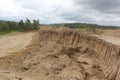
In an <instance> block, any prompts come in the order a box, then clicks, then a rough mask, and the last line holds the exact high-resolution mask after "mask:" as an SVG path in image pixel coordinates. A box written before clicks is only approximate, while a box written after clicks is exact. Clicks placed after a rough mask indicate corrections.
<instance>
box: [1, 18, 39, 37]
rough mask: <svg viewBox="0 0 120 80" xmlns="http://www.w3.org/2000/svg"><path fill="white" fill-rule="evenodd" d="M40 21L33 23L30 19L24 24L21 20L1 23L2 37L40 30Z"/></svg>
mask: <svg viewBox="0 0 120 80" xmlns="http://www.w3.org/2000/svg"><path fill="white" fill-rule="evenodd" d="M39 26H40V24H39V20H33V22H31V21H30V20H29V19H26V21H25V22H24V21H23V20H20V21H19V22H14V21H2V20H1V21H0V35H1V34H8V33H11V32H14V31H19V32H24V31H32V30H38V29H39Z"/></svg>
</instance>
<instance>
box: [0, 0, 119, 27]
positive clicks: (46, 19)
mask: <svg viewBox="0 0 120 80" xmlns="http://www.w3.org/2000/svg"><path fill="white" fill-rule="evenodd" d="M26 18H29V19H31V20H32V19H40V21H41V23H66V22H72V23H73V22H87V23H97V24H102V25H120V0H0V19H2V20H13V21H19V20H20V19H24V20H25V19H26Z"/></svg>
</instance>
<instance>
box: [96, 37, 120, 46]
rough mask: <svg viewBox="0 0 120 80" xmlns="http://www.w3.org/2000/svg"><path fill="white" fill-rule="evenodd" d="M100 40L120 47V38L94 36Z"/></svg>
mask: <svg viewBox="0 0 120 80" xmlns="http://www.w3.org/2000/svg"><path fill="white" fill-rule="evenodd" d="M94 36H96V37H98V38H100V39H103V40H105V41H107V42H110V43H112V44H115V45H119V46H120V37H114V36H107V35H94Z"/></svg>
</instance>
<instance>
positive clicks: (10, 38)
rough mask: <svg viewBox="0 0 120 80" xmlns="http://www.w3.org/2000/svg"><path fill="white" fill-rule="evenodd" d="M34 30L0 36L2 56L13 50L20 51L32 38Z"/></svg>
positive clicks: (0, 52)
mask: <svg viewBox="0 0 120 80" xmlns="http://www.w3.org/2000/svg"><path fill="white" fill-rule="evenodd" d="M33 34H34V32H28V33H13V34H9V35H5V36H1V37H0V57H3V56H5V55H8V54H9V53H12V52H19V51H21V50H22V49H24V48H25V46H27V45H28V44H29V43H30V41H31V40H32V35H33Z"/></svg>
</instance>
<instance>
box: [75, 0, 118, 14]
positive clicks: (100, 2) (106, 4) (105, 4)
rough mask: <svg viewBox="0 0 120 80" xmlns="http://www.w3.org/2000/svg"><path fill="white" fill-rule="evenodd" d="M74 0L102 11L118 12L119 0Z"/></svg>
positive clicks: (78, 3)
mask: <svg viewBox="0 0 120 80" xmlns="http://www.w3.org/2000/svg"><path fill="white" fill-rule="evenodd" d="M74 2H75V3H76V4H77V5H81V4H83V5H84V6H86V7H89V8H91V9H95V10H97V11H100V12H103V13H114V14H116V13H117V14H119V13H120V0H74Z"/></svg>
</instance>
